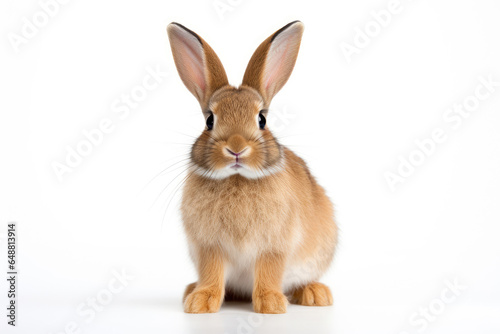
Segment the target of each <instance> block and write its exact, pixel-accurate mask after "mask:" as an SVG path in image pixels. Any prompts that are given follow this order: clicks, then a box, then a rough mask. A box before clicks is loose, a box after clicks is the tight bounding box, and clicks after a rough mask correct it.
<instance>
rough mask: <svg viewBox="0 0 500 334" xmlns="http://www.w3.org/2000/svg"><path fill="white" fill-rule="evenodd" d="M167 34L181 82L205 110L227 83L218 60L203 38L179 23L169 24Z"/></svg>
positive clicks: (224, 72)
mask: <svg viewBox="0 0 500 334" xmlns="http://www.w3.org/2000/svg"><path fill="white" fill-rule="evenodd" d="M167 33H168V39H169V40H170V47H171V48H172V54H173V56H174V61H175V66H176V67H177V72H179V76H180V77H181V79H182V82H184V85H186V87H187V89H189V91H190V92H191V93H192V94H193V95H194V96H195V97H196V98H197V99H198V101H199V102H200V105H201V108H202V109H203V110H206V109H207V107H208V100H209V99H210V96H211V95H212V94H213V93H214V92H215V91H216V90H217V89H219V88H221V87H223V86H225V85H227V84H228V81H227V76H226V71H225V70H224V67H223V66H222V63H221V62H220V60H219V57H217V55H216V54H215V52H214V51H213V50H212V48H211V47H210V45H208V43H207V42H205V41H204V40H203V39H202V38H201V37H200V36H198V35H197V34H196V33H194V32H193V31H191V30H189V29H188V28H186V27H184V26H183V25H181V24H179V23H175V22H172V23H170V24H169V25H168V27H167Z"/></svg>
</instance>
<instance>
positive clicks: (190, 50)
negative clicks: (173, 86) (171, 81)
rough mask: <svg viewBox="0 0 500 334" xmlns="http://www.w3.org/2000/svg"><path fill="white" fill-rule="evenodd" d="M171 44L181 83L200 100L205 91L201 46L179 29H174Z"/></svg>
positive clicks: (196, 40)
mask: <svg viewBox="0 0 500 334" xmlns="http://www.w3.org/2000/svg"><path fill="white" fill-rule="evenodd" d="M172 42H173V51H174V53H175V54H176V65H177V69H178V71H179V75H180V77H181V79H182V81H183V82H184V84H185V85H186V86H187V88H188V89H189V90H190V91H191V93H193V94H194V95H195V96H196V97H197V98H198V99H199V100H202V99H203V96H204V93H205V89H206V79H205V62H204V53H203V47H202V45H201V44H200V42H199V41H198V39H197V38H196V37H194V36H193V35H191V34H190V33H189V32H187V31H185V30H184V29H182V28H180V27H176V28H175V30H174V33H173V34H172Z"/></svg>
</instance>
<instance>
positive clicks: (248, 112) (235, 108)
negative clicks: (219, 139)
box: [209, 86, 264, 119]
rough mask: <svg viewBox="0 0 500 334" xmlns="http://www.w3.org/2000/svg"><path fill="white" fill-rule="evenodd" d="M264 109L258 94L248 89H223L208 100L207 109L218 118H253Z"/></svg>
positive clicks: (262, 101)
mask: <svg viewBox="0 0 500 334" xmlns="http://www.w3.org/2000/svg"><path fill="white" fill-rule="evenodd" d="M263 108H264V100H263V98H262V97H261V96H260V94H259V93H258V92H257V91H256V90H255V89H253V88H250V87H245V86H242V87H238V88H236V87H230V86H229V87H228V86H226V87H224V88H221V89H219V90H218V91H217V92H215V93H214V94H213V96H212V97H211V98H210V102H209V109H210V111H212V112H213V113H214V114H216V115H217V116H218V117H219V118H233V117H236V118H240V119H244V118H248V117H251V118H252V119H253V118H254V115H255V114H257V113H258V112H259V111H260V110H261V109H263Z"/></svg>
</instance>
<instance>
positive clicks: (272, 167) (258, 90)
mask: <svg viewBox="0 0 500 334" xmlns="http://www.w3.org/2000/svg"><path fill="white" fill-rule="evenodd" d="M303 29H304V27H303V24H302V23H301V22H299V21H294V22H291V23H289V24H287V25H286V26H284V27H283V28H281V29H279V30H278V31H276V32H275V33H274V34H272V35H271V36H270V37H268V38H267V39H266V40H265V41H264V42H263V43H262V44H261V45H260V46H259V47H258V48H257V50H256V51H255V52H254V54H253V56H252V57H251V59H250V62H249V64H248V66H247V69H246V71H245V74H244V77H243V82H242V84H241V85H240V86H239V87H234V86H231V85H229V83H228V80H227V76H226V72H225V70H224V67H223V66H222V63H221V61H220V60H219V58H218V57H217V55H216V54H215V52H214V51H213V50H212V48H211V47H210V46H209V45H208V43H207V42H205V41H204V40H203V39H202V38H201V37H200V36H198V35H197V34H196V33H194V32H193V31H191V30H189V29H187V28H186V27H184V26H182V25H180V24H178V23H171V24H169V26H168V28H167V32H168V37H169V40H170V46H171V48H172V53H173V57H174V61H175V65H176V67H177V71H178V72H179V76H180V77H181V79H182V81H183V83H184V84H185V86H186V87H187V88H188V90H189V91H190V92H191V93H192V94H193V95H194V96H195V97H196V98H197V100H198V102H199V103H200V106H201V110H202V113H203V115H204V117H205V121H206V127H205V129H204V131H203V132H202V134H201V135H200V136H199V137H198V139H197V140H196V141H195V143H194V144H193V147H192V150H191V160H192V163H193V166H194V167H193V168H194V171H195V172H197V173H199V174H202V175H204V176H206V177H208V178H215V179H223V178H226V177H229V176H232V175H236V174H239V175H241V176H243V177H246V178H249V179H255V178H260V177H263V176H266V175H270V174H272V173H275V172H277V171H279V170H281V169H282V168H283V161H282V160H283V149H282V147H281V146H280V144H279V143H278V141H277V140H276V139H275V138H274V136H273V135H272V133H271V132H270V130H269V129H268V127H267V125H266V117H267V113H268V109H269V105H270V103H271V100H272V98H273V97H274V96H275V95H276V93H278V91H279V90H280V89H281V88H282V87H283V86H284V84H285V83H286V82H287V80H288V78H289V77H290V74H291V72H292V70H293V67H294V65H295V61H296V59H297V55H298V51H299V47H300V41H301V38H302V32H303Z"/></svg>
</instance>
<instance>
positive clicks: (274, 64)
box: [264, 46, 288, 90]
mask: <svg viewBox="0 0 500 334" xmlns="http://www.w3.org/2000/svg"><path fill="white" fill-rule="evenodd" d="M287 51H288V46H286V48H285V50H284V51H283V53H280V55H278V56H279V57H268V59H267V62H266V71H265V72H264V77H265V79H264V80H265V81H264V82H265V89H266V90H269V87H270V86H271V84H272V83H274V82H276V80H277V77H278V74H279V73H280V72H281V69H282V67H283V63H284V61H285V59H286V54H287ZM269 52H271V50H269ZM276 53H278V52H275V54H276Z"/></svg>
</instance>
